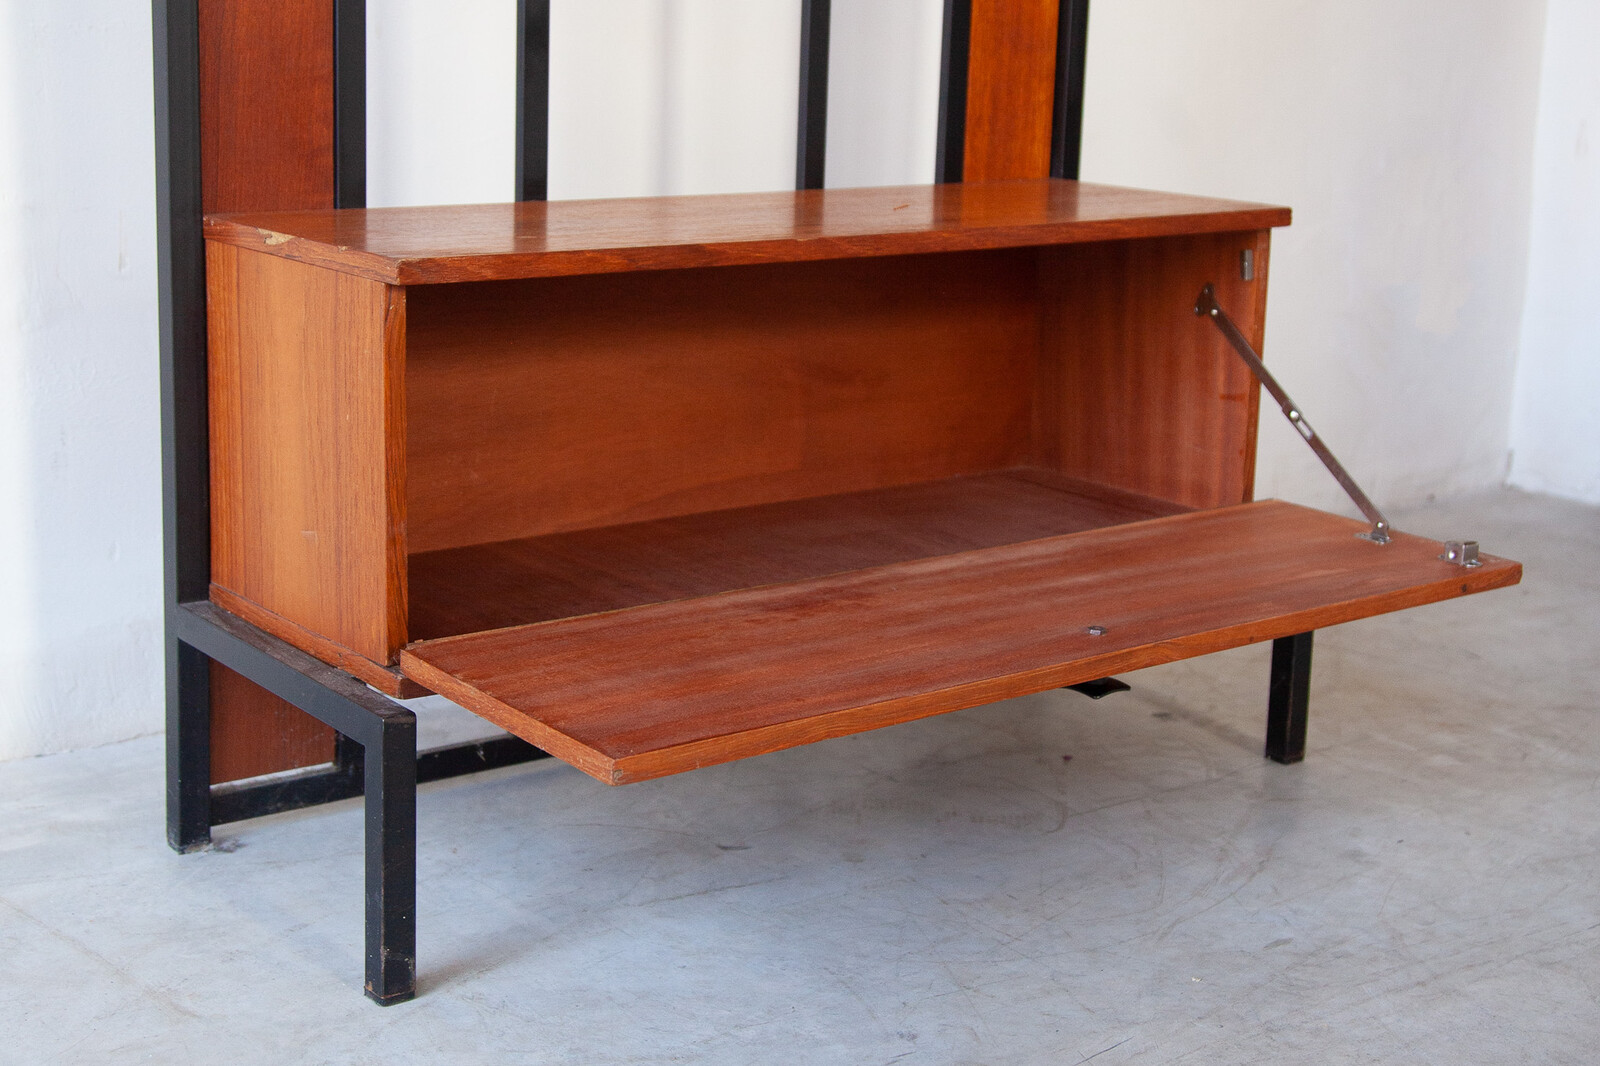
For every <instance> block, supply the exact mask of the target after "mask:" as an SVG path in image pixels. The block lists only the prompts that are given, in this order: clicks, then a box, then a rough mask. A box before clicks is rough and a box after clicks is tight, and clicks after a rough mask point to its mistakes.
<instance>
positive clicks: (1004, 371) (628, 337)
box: [407, 250, 1039, 553]
mask: <svg viewBox="0 0 1600 1066" xmlns="http://www.w3.org/2000/svg"><path fill="white" fill-rule="evenodd" d="M407 321H408V327H407V330H408V332H407V396H408V401H407V403H408V408H407V425H408V429H409V435H408V439H407V461H408V466H407V484H408V539H409V550H410V552H412V553H418V552H426V551H436V550H439V549H444V548H455V547H462V546H465V545H471V544H483V543H489V542H494V541H501V540H511V539H515V538H520V537H530V536H538V535H542V534H546V533H554V532H560V531H564V530H573V529H586V528H593V527H598V526H607V525H614V524H617V523H621V522H636V521H643V520H648V519H655V518H664V517H668V516H673V515H682V514H691V513H696V512H700V511H709V510H716V509H720V508H729V507H742V506H749V505H753V504H761V503H769V502H775V501H780V500H790V499H801V498H806V497H811V496H820V495H825V494H829V493H838V492H850V491H856V490H862V489H874V488H883V487H887V486H891V485H901V484H908V483H911V482H918V481H928V480H933V479H936V478H945V477H952V476H956V475H961V474H971V473H979V472H983V471H990V470H999V469H1005V468H1007V467H1011V466H1016V465H1019V464H1021V463H1024V462H1026V461H1027V460H1028V459H1029V457H1030V455H1031V453H1032V442H1031V435H1032V432H1033V424H1032V423H1033V410H1032V408H1033V388H1034V376H1035V373H1036V363H1037V355H1038V338H1039V320H1038V302H1037V256H1036V254H1035V253H1034V252H1033V251H1031V250H1017V251H1001V252H975V253H961V254H947V255H939V256H904V257H889V258H882V259H862V260H850V261H832V262H820V263H791V264H777V265H770V266H744V267H727V268H719V269H712V270H695V271H661V272H656V273H643V274H626V275H612V276H598V277H573V278H549V279H537V280H532V281H513V282H495V283H486V284H477V285H439V286H420V287H415V288H412V289H411V290H410V292H409V294H408V306H407Z"/></svg>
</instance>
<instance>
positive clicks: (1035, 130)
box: [963, 0, 1061, 181]
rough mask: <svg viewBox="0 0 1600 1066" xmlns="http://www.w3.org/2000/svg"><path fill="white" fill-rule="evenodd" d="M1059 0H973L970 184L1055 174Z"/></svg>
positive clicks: (967, 166)
mask: <svg viewBox="0 0 1600 1066" xmlns="http://www.w3.org/2000/svg"><path fill="white" fill-rule="evenodd" d="M1060 15H1061V4H1060V0H972V36H971V41H970V44H969V46H968V47H969V50H968V58H967V127H966V158H965V162H964V167H963V177H964V178H965V180H967V181H1009V180H1011V179H1014V178H1042V177H1046V176H1048V175H1049V173H1050V133H1051V121H1052V118H1053V115H1054V110H1055V87H1056V77H1055V75H1056V29H1057V23H1058V22H1059V20H1060Z"/></svg>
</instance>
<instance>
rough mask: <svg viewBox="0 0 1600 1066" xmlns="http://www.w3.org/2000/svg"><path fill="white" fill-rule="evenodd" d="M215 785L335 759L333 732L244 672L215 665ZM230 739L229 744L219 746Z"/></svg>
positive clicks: (213, 669) (213, 720) (212, 727)
mask: <svg viewBox="0 0 1600 1066" xmlns="http://www.w3.org/2000/svg"><path fill="white" fill-rule="evenodd" d="M211 736H212V741H213V742H212V745H211V783H212V784H221V783H223V782H225V781H239V780H242V779H243V778H247V777H259V776H261V775H262V774H273V773H277V772H278V771H280V770H289V769H293V768H295V767H299V766H316V765H317V764H319V763H325V762H330V761H332V759H333V744H334V732H333V730H332V729H330V728H328V727H327V726H325V725H323V724H322V723H321V722H319V721H317V720H316V719H315V718H313V717H311V716H310V715H309V714H307V713H306V712H304V711H302V710H300V709H299V708H298V707H296V706H295V705H294V704H292V703H290V702H289V701H288V700H285V699H283V698H282V697H279V696H275V695H273V694H272V693H271V692H268V691H267V690H266V689H264V688H262V687H261V686H260V685H258V684H256V683H255V682H253V681H251V680H250V679H249V678H247V677H245V676H244V675H243V674H237V673H234V672H233V671H232V670H229V669H228V668H227V667H226V666H223V665H222V664H220V663H216V662H213V663H212V664H211ZM220 738H226V742H225V743H220V744H219V743H217V742H216V741H217V740H218V739H220Z"/></svg>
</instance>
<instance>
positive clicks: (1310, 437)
mask: <svg viewBox="0 0 1600 1066" xmlns="http://www.w3.org/2000/svg"><path fill="white" fill-rule="evenodd" d="M1194 313H1195V314H1197V315H1204V316H1206V317H1208V318H1210V319H1211V322H1212V324H1213V325H1215V326H1216V327H1217V329H1218V330H1220V331H1221V332H1222V335H1223V337H1225V338H1227V341H1228V343H1229V344H1230V345H1232V346H1233V350H1234V351H1236V352H1238V353H1239V358H1240V359H1243V360H1244V361H1245V364H1246V365H1247V366H1249V367H1250V372H1251V373H1252V374H1254V375H1255V376H1256V380H1257V381H1259V382H1261V384H1262V386H1263V387H1264V388H1265V389H1266V390H1267V391H1268V392H1270V393H1271V394H1272V398H1273V399H1274V400H1277V401H1278V406H1279V407H1280V408H1282V409H1283V416H1284V417H1285V418H1287V419H1288V420H1289V424H1290V425H1292V426H1293V427H1294V428H1295V430H1296V431H1297V432H1298V433H1299V434H1300V436H1302V437H1304V438H1305V441H1306V443H1307V444H1309V445H1310V446H1311V450H1312V451H1314V452H1316V453H1317V458H1318V459H1321V460H1322V465H1323V466H1325V467H1327V468H1328V473H1330V474H1332V475H1333V479H1334V480H1335V481H1337V482H1338V483H1339V487H1340V488H1342V489H1344V491H1345V492H1346V493H1347V494H1348V495H1349V497H1350V499H1352V500H1354V501H1355V505H1356V506H1357V507H1359V508H1361V513H1362V514H1364V515H1366V516H1367V521H1369V522H1371V523H1372V529H1371V530H1370V531H1369V532H1366V533H1360V534H1357V535H1358V536H1360V537H1363V538H1365V539H1367V540H1370V541H1372V542H1373V543H1375V544H1387V543H1389V528H1390V527H1389V520H1388V519H1387V518H1385V517H1383V512H1382V511H1380V510H1378V507H1377V505H1376V504H1375V503H1373V502H1372V501H1371V500H1370V499H1368V498H1367V494H1366V493H1364V492H1362V491H1361V486H1360V485H1357V484H1356V483H1355V479H1354V478H1352V477H1351V476H1350V474H1349V472H1348V471H1346V470H1345V468H1344V465H1343V464H1342V463H1340V462H1339V460H1338V459H1336V458H1334V455H1333V452H1331V451H1329V450H1328V446H1327V445H1326V444H1324V443H1322V438H1321V437H1319V436H1317V432H1316V430H1314V429H1312V428H1311V423H1309V422H1307V421H1306V419H1305V416H1304V415H1302V414H1301V413H1300V408H1298V407H1296V406H1295V402H1294V401H1293V400H1291V399H1289V394H1288V393H1287V392H1284V391H1283V386H1282V385H1279V384H1278V379H1277V378H1275V377H1273V376H1272V372H1271V371H1269V370H1268V369H1267V366H1266V364H1265V363H1263V362H1262V361H1261V356H1259V355H1257V354H1256V350H1255V349H1254V348H1252V347H1250V342H1249V341H1247V340H1245V338H1244V334H1243V333H1240V332H1239V327H1238V326H1236V325H1234V324H1233V319H1231V318H1229V317H1228V315H1227V312H1225V311H1223V310H1222V307H1221V306H1220V305H1219V304H1218V303H1217V294H1216V290H1214V289H1213V288H1212V287H1211V284H1210V283H1209V282H1207V283H1206V286H1205V288H1203V289H1201V290H1200V295H1199V297H1197V298H1196V299H1195V302H1194Z"/></svg>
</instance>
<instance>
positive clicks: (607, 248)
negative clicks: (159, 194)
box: [205, 178, 1291, 285]
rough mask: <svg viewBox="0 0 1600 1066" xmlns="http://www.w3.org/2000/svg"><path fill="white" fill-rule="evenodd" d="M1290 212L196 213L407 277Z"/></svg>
mask: <svg viewBox="0 0 1600 1066" xmlns="http://www.w3.org/2000/svg"><path fill="white" fill-rule="evenodd" d="M1290 217H1291V215H1290V211H1289V209H1288V208H1284V207H1275V206H1271V205H1266V204H1253V203H1242V202H1237V201H1230V200H1219V199H1212V198H1206V197H1196V196H1182V195H1177V194H1170V193H1158V192H1149V191H1145V190H1139V189H1122V188H1117V187H1114V186H1103V185H1090V184H1084V183H1079V182H1069V181H1063V180H1060V179H1054V178H1046V179H1027V180H1020V181H1006V182H991V183H983V184H961V185H916V186H890V187H874V188H863V189H813V190H806V191H802V192H793V193H790V192H784V193H740V194H726V195H707V196H663V197H648V198H638V199H615V200H568V201H551V202H525V203H517V204H477V205H466V206H452V207H397V208H373V209H366V210H359V209H352V210H345V211H293V212H275V213H267V214H239V215H222V216H212V217H209V218H207V220H206V227H205V234H206V238H207V239H208V240H211V241H213V242H217V243H222V244H230V245H234V246H237V247H241V248H249V249H253V250H255V251H261V252H266V253H267V254H270V255H275V256H281V257H284V258H288V259H295V260H299V261H301V262H306V263H312V264H315V265H318V266H324V267H327V268H330V269H333V270H338V271H341V272H343V273H348V274H353V275H356V276H359V277H363V278H367V279H370V280H373V281H381V282H385V283H387V284H397V285H421V284H439V283H446V282H459V281H493V280H513V279H520V278H535V277H560V276H566V275H573V274H609V273H618V272H626V271H635V270H666V269H680V268H694V267H715V266H734V265H742V264H755V263H774V262H805V261H811V260H819V259H848V258H858V257H869V256H886V255H910V254H922V253H929V252H950V251H979V250H984V249H996V248H1017V247H1026V246H1033V245H1052V244H1077V243H1084V242H1089V241H1108V240H1129V239H1137V238H1141V237H1167V236H1176V235H1182V234H1199V233H1220V232H1228V231H1242V230H1259V229H1266V228H1270V227H1274V226H1285V225H1288V224H1289V222H1290Z"/></svg>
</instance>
